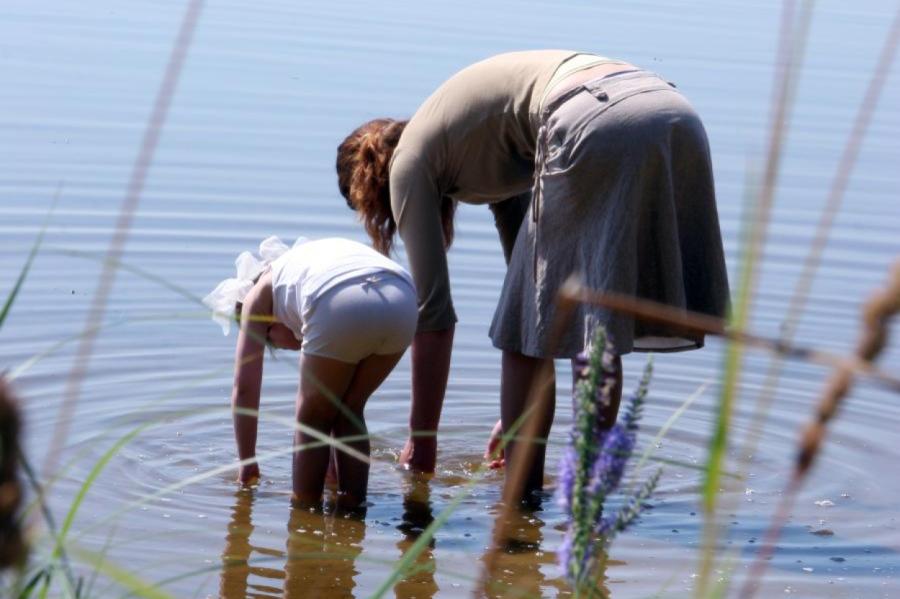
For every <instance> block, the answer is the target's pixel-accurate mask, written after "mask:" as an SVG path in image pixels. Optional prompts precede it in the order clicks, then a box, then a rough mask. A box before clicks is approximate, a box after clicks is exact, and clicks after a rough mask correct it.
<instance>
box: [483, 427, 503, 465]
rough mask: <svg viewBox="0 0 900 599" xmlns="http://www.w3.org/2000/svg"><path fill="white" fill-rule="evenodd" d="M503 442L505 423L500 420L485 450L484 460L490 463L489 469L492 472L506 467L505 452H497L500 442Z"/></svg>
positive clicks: (492, 431)
mask: <svg viewBox="0 0 900 599" xmlns="http://www.w3.org/2000/svg"><path fill="white" fill-rule="evenodd" d="M502 440H503V423H502V422H501V421H499V420H498V421H497V424H495V425H494V428H493V429H492V430H491V436H490V437H489V438H488V444H487V448H486V449H485V450H484V460H485V461H486V462H487V463H488V467H489V468H491V469H492V470H496V469H497V468H503V467H504V466H506V458H505V457H504V454H503V450H502V449H500V450H499V451H498V450H497V448H498V447H499V446H500V441H502Z"/></svg>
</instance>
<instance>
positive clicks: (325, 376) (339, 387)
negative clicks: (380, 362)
mask: <svg viewBox="0 0 900 599" xmlns="http://www.w3.org/2000/svg"><path fill="white" fill-rule="evenodd" d="M355 370H356V365H355V364H347V363H346V362H341V361H340V360H334V359H331V358H323V357H321V356H314V355H309V354H306V353H303V354H301V355H300V389H299V390H298V394H297V422H299V423H300V424H302V425H304V426H307V427H310V428H313V429H315V430H317V431H319V432H320V433H322V435H324V436H326V437H327V436H328V435H330V434H331V431H332V428H333V427H334V423H335V418H336V416H337V414H339V413H340V411H339V408H338V407H337V404H338V403H339V402H341V401H342V398H343V397H344V395H345V394H346V392H347V389H348V387H349V386H350V382H351V381H352V380H353V374H354V372H355ZM309 444H317V445H318V446H316V447H312V448H309V449H301V450H299V451H295V452H294V500H295V501H296V502H297V503H298V504H300V505H303V506H306V505H317V504H318V503H319V501H321V499H322V487H323V486H324V483H325V472H326V471H327V470H328V461H329V456H330V453H331V449H330V446H329V445H327V444H324V443H322V440H321V439H317V438H316V437H314V436H312V435H310V434H307V433H305V432H303V431H301V430H297V431H296V432H295V433H294V446H295V447H298V446H304V445H309Z"/></svg>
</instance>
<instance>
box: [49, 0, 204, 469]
mask: <svg viewBox="0 0 900 599" xmlns="http://www.w3.org/2000/svg"><path fill="white" fill-rule="evenodd" d="M202 5H203V0H191V2H190V4H189V5H188V8H187V11H186V12H185V15H184V19H183V20H182V22H181V28H180V29H179V31H178V36H177V37H176V38H175V42H174V44H173V47H172V54H171V57H170V58H169V63H168V64H167V65H166V70H165V74H164V76H163V81H162V84H161V85H160V88H159V92H158V93H157V96H156V101H155V102H154V105H153V112H152V113H151V114H150V118H149V120H148V122H147V128H146V130H145V132H144V138H143V140H142V142H141V148H140V151H139V153H138V155H137V158H136V159H135V162H134V165H133V167H132V171H131V179H130V181H129V184H128V192H127V194H126V196H125V200H124V202H123V203H122V207H121V209H120V210H119V216H118V219H117V221H116V226H115V230H114V232H113V237H112V240H111V241H110V244H109V249H108V250H107V253H106V260H105V261H104V263H103V269H102V270H101V272H100V279H99V282H98V284H97V290H96V291H95V292H94V296H93V298H92V300H91V308H90V312H89V313H88V317H87V321H86V324H85V328H84V333H83V335H82V336H81V338H80V340H79V343H78V349H77V350H76V354H75V362H74V364H73V365H72V369H71V370H70V371H69V376H68V377H67V379H66V387H65V391H64V394H63V399H62V404H61V405H60V407H59V414H58V415H57V418H56V424H55V425H54V430H53V434H52V435H51V436H50V439H51V441H50V448H49V450H48V451H47V456H46V458H45V461H44V469H43V472H44V474H45V475H47V474H50V473H51V472H52V471H53V469H54V468H55V467H56V463H57V461H58V459H59V453H60V451H61V450H62V448H63V446H64V445H65V442H66V438H67V437H68V434H69V426H70V425H71V421H72V416H73V414H74V412H75V404H76V403H77V401H78V397H79V395H80V393H81V383H82V381H83V380H84V377H85V375H86V374H87V369H88V363H89V361H90V356H91V353H92V352H93V349H94V341H95V340H96V338H97V331H98V330H99V328H100V323H101V322H102V320H103V316H104V314H105V312H106V303H107V300H108V299H109V295H110V292H111V291H112V286H113V283H114V282H115V278H116V265H117V264H118V263H119V262H120V261H121V258H122V254H123V253H124V250H125V242H126V241H127V240H128V235H129V233H130V231H131V222H132V220H133V218H134V213H135V211H136V210H137V207H138V203H139V201H140V198H141V193H142V192H143V189H144V184H145V182H146V180H147V173H148V172H149V170H150V164H151V163H152V162H153V155H154V153H155V152H156V147H157V145H158V144H159V138H160V134H161V132H162V128H163V125H164V124H165V122H166V118H167V116H168V112H169V106H170V105H171V103H172V98H173V96H174V95H175V88H176V87H177V85H178V79H179V77H180V75H181V69H182V66H183V65H184V61H185V58H186V57H187V51H188V48H190V45H191V39H192V38H193V34H194V30H195V29H196V26H197V21H198V19H199V17H200V9H201V7H202Z"/></svg>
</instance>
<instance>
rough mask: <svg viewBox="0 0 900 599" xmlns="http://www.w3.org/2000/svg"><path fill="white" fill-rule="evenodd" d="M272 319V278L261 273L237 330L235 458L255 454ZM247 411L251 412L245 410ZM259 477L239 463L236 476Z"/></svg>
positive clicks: (254, 468)
mask: <svg viewBox="0 0 900 599" xmlns="http://www.w3.org/2000/svg"><path fill="white" fill-rule="evenodd" d="M271 318H272V277H271V275H270V274H268V273H267V274H265V275H263V276H262V277H261V278H260V280H259V281H258V282H257V283H256V285H254V287H253V289H251V290H250V293H248V294H247V297H245V298H244V305H243V308H242V310H241V330H240V333H238V339H237V348H236V350H235V357H234V387H233V389H232V392H231V408H232V411H233V419H234V438H235V441H236V442H237V451H238V458H239V459H240V460H246V459H248V458H252V457H254V456H255V455H256V431H257V423H258V418H257V414H256V413H257V412H258V411H259V396H260V389H261V388H262V373H263V357H264V355H265V339H266V331H267V329H268V326H269V324H270V323H271ZM247 411H249V412H252V413H246V412H247ZM258 476H259V466H258V465H256V464H249V465H246V466H241V468H240V471H239V474H238V479H239V480H240V482H242V483H245V484H250V483H252V482H254V480H253V479H255V478H258Z"/></svg>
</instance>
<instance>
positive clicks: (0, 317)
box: [0, 181, 63, 329]
mask: <svg viewBox="0 0 900 599" xmlns="http://www.w3.org/2000/svg"><path fill="white" fill-rule="evenodd" d="M62 188H63V183H62V181H60V182H59V183H58V184H57V186H56V192H55V193H54V194H53V203H52V204H51V205H50V210H49V211H48V212H47V215H46V216H45V217H44V224H43V225H41V230H40V232H39V233H38V236H37V238H36V239H35V240H34V245H32V246H31V251H30V252H28V257H27V258H26V259H25V265H24V266H22V272H20V273H19V277H18V278H17V279H16V282H15V284H14V285H13V288H12V291H10V292H9V297H7V298H6V302H5V303H4V304H3V308H2V309H0V329H2V328H3V323H4V322H5V321H6V317H7V315H9V311H10V310H11V309H12V306H13V304H14V303H15V301H16V297H17V296H18V295H19V291H20V290H21V289H22V285H23V284H24V283H25V279H26V278H27V277H28V271H30V270H31V264H32V263H33V262H34V259H35V258H36V257H37V253H38V250H39V249H40V247H41V243H42V242H43V241H44V234H45V233H46V232H47V225H49V224H50V217H51V216H52V215H53V211H54V210H56V204H57V203H58V202H59V196H60V194H61V193H62Z"/></svg>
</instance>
